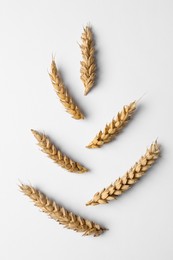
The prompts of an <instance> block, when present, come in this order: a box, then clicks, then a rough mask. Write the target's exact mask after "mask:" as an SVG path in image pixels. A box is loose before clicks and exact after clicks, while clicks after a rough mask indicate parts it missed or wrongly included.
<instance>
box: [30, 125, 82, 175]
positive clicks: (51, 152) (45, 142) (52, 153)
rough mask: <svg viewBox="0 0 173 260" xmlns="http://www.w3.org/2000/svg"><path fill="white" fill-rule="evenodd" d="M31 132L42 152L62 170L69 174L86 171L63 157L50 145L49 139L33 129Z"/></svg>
mask: <svg viewBox="0 0 173 260" xmlns="http://www.w3.org/2000/svg"><path fill="white" fill-rule="evenodd" d="M31 132H32V133H33V135H34V136H35V138H36V139H37V141H38V145H39V146H40V147H41V148H42V151H43V152H44V153H46V154H47V155H48V157H49V158H50V159H52V160H53V161H54V162H56V163H57V164H59V165H60V166H61V167H62V168H65V169H66V170H67V171H69V172H76V173H84V172H86V171H87V169H86V168H85V167H84V166H82V165H81V164H79V163H78V162H75V161H73V160H72V159H70V158H69V157H67V156H66V155H64V154H63V153H62V152H61V151H60V150H58V149H57V148H56V147H55V145H54V144H52V143H51V141H50V139H49V138H48V137H47V136H46V135H44V134H42V133H39V132H37V131H35V130H33V129H31Z"/></svg>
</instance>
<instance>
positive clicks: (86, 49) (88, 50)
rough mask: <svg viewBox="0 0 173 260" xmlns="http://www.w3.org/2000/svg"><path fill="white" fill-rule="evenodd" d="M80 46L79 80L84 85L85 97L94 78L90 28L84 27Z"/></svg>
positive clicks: (93, 56) (93, 50)
mask: <svg viewBox="0 0 173 260" xmlns="http://www.w3.org/2000/svg"><path fill="white" fill-rule="evenodd" d="M81 40H82V44H81V45H80V48H81V52H82V58H83V60H82V61H81V62H80V64H81V69H80V73H81V77H80V78H81V80H82V82H83V84H84V87H85V91H84V94H85V95H87V94H88V92H89V91H90V89H91V88H92V87H93V85H94V83H95V78H96V62H95V48H94V39H93V32H92V29H91V27H89V26H86V27H85V28H84V30H83V33H82V36H81Z"/></svg>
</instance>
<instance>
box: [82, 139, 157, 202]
mask: <svg viewBox="0 0 173 260" xmlns="http://www.w3.org/2000/svg"><path fill="white" fill-rule="evenodd" d="M159 154H160V149H159V145H158V143H157V141H155V142H154V143H152V144H151V146H150V148H149V149H147V151H146V153H145V155H144V156H142V157H141V158H140V160H139V161H138V162H137V163H136V164H135V165H134V166H133V167H132V168H131V169H130V170H129V171H128V172H127V173H126V174H125V175H124V176H123V177H121V178H119V179H117V180H116V181H115V182H114V183H113V184H111V185H109V186H108V187H107V188H105V189H103V190H102V191H101V192H97V193H96V194H95V195H94V197H93V199H92V200H90V201H89V202H87V204H86V205H87V206H89V205H92V206H95V205H98V204H106V203H108V202H109V201H111V200H113V199H116V198H117V197H118V196H120V195H121V194H122V193H123V192H125V191H126V190H128V189H129V188H130V187H131V186H132V185H133V184H135V183H136V182H137V181H138V180H139V179H140V178H141V177H142V176H143V175H144V174H145V173H146V171H147V170H148V169H149V168H150V167H151V165H152V164H154V162H155V161H156V160H157V158H158V157H159Z"/></svg>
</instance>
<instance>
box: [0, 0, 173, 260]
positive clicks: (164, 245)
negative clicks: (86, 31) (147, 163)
mask: <svg viewBox="0 0 173 260" xmlns="http://www.w3.org/2000/svg"><path fill="white" fill-rule="evenodd" d="M88 22H89V23H90V24H91V25H92V27H93V30H94V33H95V39H96V48H97V63H98V82H97V86H96V87H95V88H94V89H93V90H92V91H91V92H90V93H89V94H88V96H84V95H83V92H84V88H83V85H82V83H81V81H80V74H79V70H80V64H79V61H80V59H81V53H80V49H79V46H78V43H80V36H81V32H82V28H83V26H85V25H86V24H87V23H88ZM52 53H53V54H56V61H57V64H58V66H59V68H60V69H61V71H62V73H63V78H64V81H65V83H66V85H67V86H68V89H69V90H70V93H71V94H72V96H73V97H74V98H75V99H76V100H77V102H78V104H79V105H80V107H82V109H83V111H84V112H85V114H86V119H85V120H84V121H76V120H74V119H72V118H71V117H70V115H69V114H67V113H65V111H64V108H63V106H62V105H61V104H60V102H59V100H58V98H57V96H56V94H55V93H54V90H53V87H52V86H51V83H50V79H49V76H48V70H49V68H50V63H51V55H52ZM0 71H1V73H0V74H1V76H0V89H1V93H0V120H1V128H0V132H1V141H0V175H1V188H0V199H1V221H0V259H2V260H11V259H18V260H23V259H25V260H29V259H42V260H46V259H55V258H56V259H61V260H64V259H71V260H78V259H79V260H80V259H83V260H86V259H87V260H88V259H91V260H95V259H100V260H104V259H110V260H114V259H117V260H126V259H128V260H138V259H140V260H144V259H148V260H150V259H151V260H153V259H159V260H162V259H166V260H172V259H173V247H172V241H173V224H172V223H173V203H172V198H173V186H172V183H173V172H172V169H173V160H172V156H173V141H172V132H173V124H172V110H173V91H172V89H173V1H171V0H170V1H168V0H155V1H154V0H145V1H139V0H136V1H135V0H131V1H128V0H122V1H118V0H116V1H113V0H112V1H111V0H104V1H99V0H78V1H77V0H73V1H67V0H62V1H60V0H56V1H55V0H49V1H48V0H47V1H35V0H30V1H22V0H21V1H20V0H16V1H9V0H5V1H2V0H1V1H0ZM143 94H145V95H144V97H143V98H142V99H141V101H140V102H139V107H138V111H137V113H136V114H135V117H134V118H133V120H132V121H131V122H130V123H129V125H128V126H127V127H126V128H125V129H124V131H123V133H122V134H120V135H119V136H118V138H117V139H116V140H115V141H113V142H112V143H110V144H108V145H105V146H104V147H103V148H102V149H95V150H89V149H86V148H85V145H86V144H88V142H89V141H91V139H92V138H93V137H94V136H95V134H96V133H97V132H98V130H100V129H103V127H104V125H105V123H106V122H109V121H110V120H111V119H112V118H113V116H114V115H116V114H117V112H118V111H119V110H121V108H122V106H123V105H125V104H129V103H130V102H131V101H133V100H135V99H139V98H140V97H141V96H143ZM31 128H34V129H36V130H39V131H44V132H45V133H46V134H48V135H49V136H50V137H51V138H52V139H53V140H54V141H55V143H56V144H57V145H58V146H59V147H60V148H61V149H62V150H63V151H64V152H65V153H67V154H68V155H69V156H71V157H72V158H73V159H75V160H77V161H79V162H81V163H83V164H84V165H85V166H87V167H89V169H90V172H89V173H86V174H83V175H77V174H72V173H68V172H66V171H65V170H63V169H61V168H60V167H59V166H58V165H56V164H54V163H53V162H52V161H51V160H50V159H48V158H47V157H46V155H45V154H43V153H42V152H41V151H40V150H39V147H38V146H37V145H36V140H35V139H34V137H33V136H32V134H31V132H30V129H31ZM157 137H158V140H159V143H160V144H161V148H162V157H161V159H160V160H159V161H158V163H157V164H156V165H155V166H154V167H153V168H152V169H151V170H150V171H149V172H148V174H147V175H146V176H145V177H143V179H142V180H141V181H140V182H139V183H138V184H136V186H135V187H133V188H132V189H131V190H130V191H128V192H126V194H124V195H123V196H121V197H120V198H119V199H118V200H117V201H114V202H112V203H110V204H109V205H103V206H97V207H86V206H85V203H86V201H88V200H89V199H91V198H92V196H93V194H94V193H95V192H96V191H99V190H101V189H102V188H103V187H105V186H107V185H109V184H110V183H111V182H113V181H114V180H115V179H116V178H118V177H119V176H122V175H123V174H124V173H125V172H126V170H128V169H129V168H130V167H131V166H132V165H133V164H134V163H135V161H137V160H138V159H139V158H140V156H141V155H142V154H144V153H145V150H146V148H147V147H148V146H150V144H151V143H152V141H154V140H155V139H156V138H157ZM19 181H22V182H24V183H27V184H28V183H31V184H32V185H33V186H35V187H38V188H39V189H41V190H42V191H43V192H45V193H46V194H47V195H48V196H50V197H51V198H53V199H55V200H56V201H57V202H58V203H60V204H62V205H63V206H65V207H66V208H68V209H70V210H73V211H74V212H75V213H77V214H80V215H82V216H83V217H86V218H89V219H92V220H94V221H96V222H98V223H100V224H102V225H104V226H105V227H107V228H109V231H107V232H106V233H105V234H104V235H102V236H100V237H97V238H93V237H82V236H81V234H79V233H75V232H73V231H71V230H66V229H63V227H62V226H60V225H58V223H56V222H55V221H53V220H50V219H49V218H48V217H47V216H46V215H45V214H43V213H41V212H40V211H39V210H38V209H37V208H35V207H34V206H33V204H32V203H31V202H30V200H29V199H28V198H27V197H24V196H23V194H22V193H20V192H19V189H18V186H17V185H18V184H19Z"/></svg>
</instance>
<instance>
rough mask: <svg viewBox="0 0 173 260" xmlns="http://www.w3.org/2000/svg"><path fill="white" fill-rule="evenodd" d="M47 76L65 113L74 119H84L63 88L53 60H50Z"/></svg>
mask: <svg viewBox="0 0 173 260" xmlns="http://www.w3.org/2000/svg"><path fill="white" fill-rule="evenodd" d="M49 76H50V78H51V81H52V85H53V87H54V89H55V92H56V93H57V95H58V97H59V99H60V101H61V103H62V104H63V105H64V107H65V109H66V111H67V112H68V113H69V114H71V115H72V117H73V118H75V119H84V116H83V114H82V113H81V112H80V110H79V108H78V107H77V105H76V104H75V103H74V101H73V99H72V98H71V96H70V95H69V93H68V91H67V89H66V88H65V86H64V83H63V81H62V78H61V76H60V73H59V71H58V69H57V67H56V63H55V60H54V59H52V64H51V71H50V73H49Z"/></svg>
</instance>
